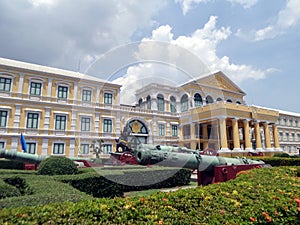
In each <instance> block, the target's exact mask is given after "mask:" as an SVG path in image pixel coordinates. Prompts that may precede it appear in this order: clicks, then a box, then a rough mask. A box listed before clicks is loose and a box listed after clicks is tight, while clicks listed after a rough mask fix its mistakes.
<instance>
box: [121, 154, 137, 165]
mask: <svg viewBox="0 0 300 225" xmlns="http://www.w3.org/2000/svg"><path fill="white" fill-rule="evenodd" d="M119 160H120V162H121V164H122V165H124V164H138V162H137V161H136V158H135V156H134V154H133V153H131V152H124V153H123V154H122V155H121V156H120V158H119Z"/></svg>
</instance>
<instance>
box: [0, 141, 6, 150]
mask: <svg viewBox="0 0 300 225" xmlns="http://www.w3.org/2000/svg"><path fill="white" fill-rule="evenodd" d="M4 148H5V142H4V141H0V149H4Z"/></svg>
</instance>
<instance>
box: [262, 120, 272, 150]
mask: <svg viewBox="0 0 300 225" xmlns="http://www.w3.org/2000/svg"><path fill="white" fill-rule="evenodd" d="M263 126H264V133H265V146H266V150H272V147H271V137H270V129H269V124H268V123H267V122H265V123H263Z"/></svg>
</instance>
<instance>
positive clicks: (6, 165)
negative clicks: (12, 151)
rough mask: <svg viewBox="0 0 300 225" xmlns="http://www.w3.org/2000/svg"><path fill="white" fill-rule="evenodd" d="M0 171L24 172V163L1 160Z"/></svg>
mask: <svg viewBox="0 0 300 225" xmlns="http://www.w3.org/2000/svg"><path fill="white" fill-rule="evenodd" d="M0 169H10V170H23V169H24V163H22V162H17V161H13V160H6V159H1V160H0Z"/></svg>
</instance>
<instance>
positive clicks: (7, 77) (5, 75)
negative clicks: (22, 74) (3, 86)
mask: <svg viewBox="0 0 300 225" xmlns="http://www.w3.org/2000/svg"><path fill="white" fill-rule="evenodd" d="M0 78H4V79H10V87H9V91H5V90H0V92H2V93H9V92H11V91H12V86H13V83H14V78H15V76H13V75H9V74H3V73H0Z"/></svg>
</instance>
